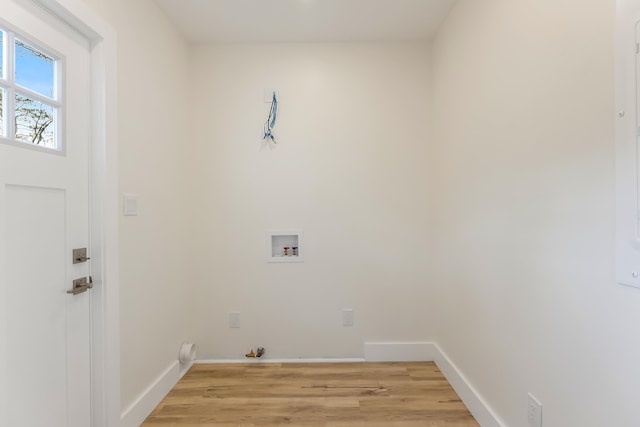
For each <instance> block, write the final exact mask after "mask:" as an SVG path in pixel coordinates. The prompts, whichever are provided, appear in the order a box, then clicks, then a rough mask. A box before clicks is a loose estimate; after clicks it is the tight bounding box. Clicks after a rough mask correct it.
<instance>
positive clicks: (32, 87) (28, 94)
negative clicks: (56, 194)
mask: <svg viewBox="0 0 640 427" xmlns="http://www.w3.org/2000/svg"><path fill="white" fill-rule="evenodd" d="M61 70H62V61H61V60H60V57H59V56H58V55H55V54H53V53H51V51H50V50H49V49H46V48H44V47H42V46H41V45H39V44H37V43H33V42H31V41H28V40H27V39H26V38H25V37H23V36H21V35H20V34H17V33H16V32H13V31H10V30H8V29H6V28H2V27H0V137H2V138H3V139H4V140H9V141H13V142H21V143H25V144H29V145H31V146H36V147H41V148H45V149H48V150H56V151H62V148H63V147H62V138H61V137H60V135H61V134H62V133H61V127H62V126H61V120H60V118H61V117H62V113H63V111H62V108H63V104H62V99H61V94H62V87H61V86H62V84H61V82H62V78H61Z"/></svg>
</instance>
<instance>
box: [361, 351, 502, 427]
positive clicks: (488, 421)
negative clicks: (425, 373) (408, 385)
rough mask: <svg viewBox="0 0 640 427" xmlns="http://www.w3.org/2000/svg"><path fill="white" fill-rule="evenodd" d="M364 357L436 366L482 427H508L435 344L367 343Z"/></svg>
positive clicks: (367, 359)
mask: <svg viewBox="0 0 640 427" xmlns="http://www.w3.org/2000/svg"><path fill="white" fill-rule="evenodd" d="M364 355H365V359H366V361H367V362H421V361H422V362H435V364H436V366H438V369H440V371H441V372H442V374H443V375H444V377H445V378H446V379H447V381H449V384H451V387H453V389H454V390H455V392H456V393H457V394H458V396H460V399H462V401H463V402H464V404H465V405H466V406H467V408H468V409H469V412H471V414H472V415H473V417H474V418H475V419H476V421H477V422H478V423H479V424H480V425H481V426H482V427H505V426H506V424H504V423H502V422H501V421H500V419H499V418H498V417H497V416H496V414H495V413H494V412H493V411H492V410H491V408H490V407H489V405H487V404H486V402H485V401H484V399H483V398H482V396H481V395H480V393H478V392H477V391H476V389H475V388H474V387H473V386H472V385H471V384H470V383H469V382H468V381H467V379H466V378H465V377H464V375H462V373H461V372H460V370H459V369H458V368H457V367H456V366H455V365H454V364H453V362H451V359H449V357H448V356H447V355H446V354H445V353H444V352H443V351H442V349H440V347H438V345H437V344H435V343H431V342H377V343H365V344H364Z"/></svg>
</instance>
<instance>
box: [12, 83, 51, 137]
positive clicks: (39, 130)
mask: <svg viewBox="0 0 640 427" xmlns="http://www.w3.org/2000/svg"><path fill="white" fill-rule="evenodd" d="M54 118H55V111H54V108H53V107H52V106H51V105H47V104H43V103H42V102H40V101H36V100H34V99H31V98H28V97H26V96H24V95H20V94H16V112H15V124H16V139H17V140H18V141H23V142H29V143H31V144H36V145H40V146H42V147H47V148H56V141H55V138H54V135H55V132H54V130H55V126H54Z"/></svg>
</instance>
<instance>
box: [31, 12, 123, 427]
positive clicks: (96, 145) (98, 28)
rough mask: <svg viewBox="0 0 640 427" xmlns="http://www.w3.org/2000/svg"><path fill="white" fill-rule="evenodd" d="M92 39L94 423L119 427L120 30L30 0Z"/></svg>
mask: <svg viewBox="0 0 640 427" xmlns="http://www.w3.org/2000/svg"><path fill="white" fill-rule="evenodd" d="M30 1H32V2H34V3H36V4H39V5H40V6H42V7H44V8H45V9H47V10H48V11H49V12H50V13H52V14H53V15H54V16H56V17H57V18H59V19H61V20H62V21H64V22H66V23H67V24H68V25H70V26H71V27H73V28H74V29H75V30H77V31H78V32H80V33H81V34H83V35H84V36H85V37H86V38H87V39H88V40H89V41H90V45H91V47H90V58H91V59H90V61H91V77H90V84H91V89H90V91H91V107H90V109H91V112H90V116H91V142H90V150H89V151H90V159H89V162H90V178H89V179H90V188H91V193H90V201H89V204H90V206H89V216H90V224H91V228H90V248H91V272H92V276H93V279H94V288H93V289H92V291H91V292H92V295H91V312H92V319H91V332H92V342H91V394H92V396H91V406H92V415H91V416H92V426H93V427H118V426H120V425H121V416H120V320H119V280H118V276H119V275H118V248H119V242H118V219H119V212H118V206H119V202H118V201H119V197H118V123H117V95H116V94H117V86H116V82H117V79H116V76H117V63H116V60H117V45H116V33H115V30H114V29H113V28H112V27H111V26H110V25H108V24H107V23H106V22H105V21H104V20H102V19H101V18H100V17H98V16H97V14H96V13H95V12H93V11H92V10H91V9H89V7H88V6H87V5H86V4H85V3H84V2H82V1H81V0H30Z"/></svg>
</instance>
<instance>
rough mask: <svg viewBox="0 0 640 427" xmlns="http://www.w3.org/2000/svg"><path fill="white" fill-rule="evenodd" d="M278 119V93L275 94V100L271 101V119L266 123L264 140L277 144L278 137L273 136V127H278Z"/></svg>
mask: <svg viewBox="0 0 640 427" xmlns="http://www.w3.org/2000/svg"><path fill="white" fill-rule="evenodd" d="M277 118H278V97H277V96H276V92H275V91H274V92H273V98H272V99H271V109H270V110H269V117H268V118H267V121H266V122H265V123H264V136H263V137H262V139H267V138H269V139H271V141H273V143H274V144H275V143H276V137H275V136H274V135H273V127H274V126H275V125H276V120H277Z"/></svg>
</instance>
